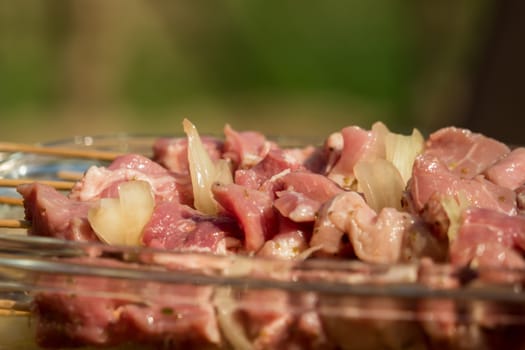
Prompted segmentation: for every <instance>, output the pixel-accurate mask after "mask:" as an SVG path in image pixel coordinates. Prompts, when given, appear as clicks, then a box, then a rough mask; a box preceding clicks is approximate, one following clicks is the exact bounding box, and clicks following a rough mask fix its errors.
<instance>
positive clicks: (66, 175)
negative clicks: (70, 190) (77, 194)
mask: <svg viewBox="0 0 525 350" xmlns="http://www.w3.org/2000/svg"><path fill="white" fill-rule="evenodd" d="M82 176H84V174H83V173H81V172H78V171H69V170H60V171H59V172H57V177H58V178H59V179H62V180H69V181H78V180H80V179H82Z"/></svg>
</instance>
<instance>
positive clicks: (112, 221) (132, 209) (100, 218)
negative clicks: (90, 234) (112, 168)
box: [88, 181, 155, 246]
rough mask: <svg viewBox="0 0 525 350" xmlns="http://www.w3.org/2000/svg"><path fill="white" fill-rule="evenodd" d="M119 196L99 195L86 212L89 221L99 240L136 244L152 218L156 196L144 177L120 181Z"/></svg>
mask: <svg viewBox="0 0 525 350" xmlns="http://www.w3.org/2000/svg"><path fill="white" fill-rule="evenodd" d="M118 192H119V197H118V198H102V199H101V200H100V201H99V205H98V206H97V207H94V208H91V209H90V210H89V212H88V221H89V223H90V225H91V227H92V228H93V230H94V231H95V233H96V235H97V237H98V238H100V240H102V241H103V242H106V243H108V244H115V245H131V246H137V245H140V243H141V238H142V230H143V229H144V226H146V224H147V223H148V221H149V220H150V219H151V215H152V214H153V208H154V206H155V199H154V196H153V192H152V190H151V186H150V184H149V183H147V182H146V181H128V182H123V183H122V184H120V185H119V189H118Z"/></svg>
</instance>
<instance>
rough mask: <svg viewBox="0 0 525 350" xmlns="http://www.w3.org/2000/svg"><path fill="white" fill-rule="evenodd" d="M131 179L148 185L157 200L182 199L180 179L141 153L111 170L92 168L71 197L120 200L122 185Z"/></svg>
mask: <svg viewBox="0 0 525 350" xmlns="http://www.w3.org/2000/svg"><path fill="white" fill-rule="evenodd" d="M130 180H142V181H146V182H148V183H149V184H150V185H151V188H152V190H153V193H154V194H155V197H156V198H157V199H161V200H177V199H178V190H177V180H176V178H175V177H174V176H172V175H171V174H170V173H169V172H168V170H166V169H165V168H163V167H162V166H160V165H159V164H157V163H155V162H153V161H152V160H150V159H148V158H146V157H144V156H142V155H138V154H127V155H124V156H121V157H119V158H117V159H115V160H114V161H113V162H112V163H111V164H110V165H109V166H108V167H107V168H106V167H97V166H92V167H90V168H89V169H88V170H87V171H86V173H85V174H84V176H83V177H82V180H80V181H78V182H77V183H75V185H74V187H73V189H72V190H71V193H70V194H69V197H70V198H71V199H76V200H79V201H91V200H96V199H99V198H104V197H116V196H117V194H118V186H119V184H120V183H122V182H125V181H130Z"/></svg>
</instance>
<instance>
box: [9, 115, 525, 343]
mask: <svg viewBox="0 0 525 350" xmlns="http://www.w3.org/2000/svg"><path fill="white" fill-rule="evenodd" d="M389 134H390V135H391V133H390V131H389V130H388V129H387V128H386V127H385V126H384V125H383V124H381V123H376V124H374V126H373V127H372V128H371V129H370V130H365V129H362V128H360V127H358V126H348V127H345V128H343V129H342V130H339V131H335V132H334V133H333V134H331V135H329V136H328V137H327V138H326V139H325V140H323V142H321V143H320V144H318V145H304V147H297V146H295V147H286V146H282V145H279V143H277V142H275V141H271V140H269V139H267V138H266V136H265V135H263V134H261V133H259V132H256V131H237V130H234V129H233V128H232V127H231V126H229V125H227V126H226V127H225V128H224V137H223V138H217V137H202V138H201V141H200V142H202V146H203V149H204V150H205V152H206V156H207V157H209V159H210V161H211V164H216V163H217V162H218V161H224V162H225V163H224V164H228V166H229V169H230V171H231V179H232V182H221V181H217V182H215V183H213V184H212V185H211V187H210V188H209V189H208V190H209V194H210V196H209V198H210V199H211V200H212V201H213V203H212V204H213V206H214V207H215V208H216V209H217V210H216V212H214V213H209V212H203V211H200V210H198V209H196V206H195V205H194V200H195V192H194V191H195V189H194V188H193V187H192V178H194V177H195V176H199V174H195V173H193V174H192V171H195V170H192V167H191V166H190V163H189V161H188V152H189V148H190V147H192V146H191V143H189V142H188V140H187V139H186V138H184V137H173V138H166V137H165V138H161V139H158V140H157V141H156V142H155V143H154V144H153V145H152V149H153V156H152V158H151V159H149V158H146V157H144V156H141V155H138V154H128V155H124V156H122V157H119V158H117V159H116V160H115V161H113V162H112V163H111V164H109V165H108V166H93V167H91V168H89V169H88V170H87V171H86V173H85V174H84V176H83V178H82V179H81V180H80V181H78V182H77V183H76V185H75V186H74V188H73V190H72V191H71V192H70V193H66V194H64V193H59V192H58V191H56V190H54V189H53V188H51V187H48V186H46V185H43V184H39V183H35V184H30V185H23V186H20V187H19V188H18V191H19V192H20V194H21V195H22V196H23V198H24V207H25V215H26V219H27V220H29V221H30V222H31V224H32V226H31V229H30V230H29V234H31V235H43V236H49V237H56V238H59V239H66V240H74V241H100V240H102V239H101V238H100V235H97V232H95V229H94V228H93V227H92V225H90V221H89V215H88V213H89V212H90V210H93V208H97V207H99V206H100V205H101V204H100V203H101V201H102V200H103V199H107V198H117V197H118V196H119V191H118V190H119V186H120V185H121V184H122V183H124V182H130V181H143V182H146V183H147V184H148V185H149V188H150V189H151V193H152V196H153V198H154V201H155V202H154V203H155V204H154V209H153V213H152V215H151V217H150V219H149V221H148V222H147V223H146V225H145V226H144V227H142V228H141V232H142V234H141V237H140V246H142V247H149V248H155V249H162V250H167V251H173V252H194V253H202V254H203V256H204V257H205V256H206V255H207V254H212V255H221V256H229V255H232V256H247V257H250V258H253V259H272V260H276V261H279V260H292V261H301V260H304V259H317V260H328V261H361V262H364V263H367V264H373V265H376V264H379V265H381V264H385V265H392V264H415V266H418V275H417V276H416V277H414V278H415V279H414V280H413V281H411V282H412V283H419V284H420V285H423V286H425V287H428V288H444V289H453V288H459V287H461V285H462V283H464V281H462V280H461V279H460V277H458V278H457V279H456V278H453V277H451V279H450V280H447V281H436V280H434V279H433V278H432V277H431V276H429V275H428V274H427V273H426V271H428V269H429V266H436V265H437V264H443V265H444V266H449V267H453V268H460V269H461V268H465V269H476V268H478V267H491V268H511V269H524V268H525V259H524V253H525V216H523V213H524V212H525V195H524V194H525V190H524V188H525V171H524V169H525V151H524V149H523V148H517V149H514V150H511V149H510V148H509V147H507V146H506V145H504V144H502V143H500V142H498V141H497V140H494V139H492V138H490V137H487V136H485V135H481V134H477V133H474V132H471V131H469V130H465V129H459V128H454V127H449V128H444V129H441V130H438V131H436V132H435V133H433V134H431V135H429V137H428V138H427V139H426V140H425V142H424V145H423V148H422V149H421V150H420V151H418V152H419V154H418V155H417V157H416V158H415V160H414V162H413V168H412V173H411V174H412V175H411V177H410V179H409V180H408V183H407V185H406V187H405V188H404V189H402V191H401V192H400V193H399V198H402V201H401V202H400V203H397V204H396V205H392V206H387V207H383V208H376V209H374V207H373V205H372V204H371V203H368V202H367V200H366V196H365V195H364V194H363V193H362V191H360V189H362V188H363V186H371V188H370V189H369V190H370V191H372V192H373V191H374V190H375V191H382V190H383V189H381V190H379V189H378V188H374V183H375V182H374V180H373V179H367V178H364V179H362V178H359V177H356V173H355V172H354V170H355V169H356V167H359V165H360V164H364V162H374V161H377V160H381V162H389V160H387V159H386V158H387V154H388V153H389V152H388V150H387V149H386V147H388V145H387V144H386V143H385V138H386V137H387V135H389ZM377 164H379V163H377ZM389 166H392V168H391V169H394V171H401V170H400V169H397V168H396V167H395V165H393V164H390V165H389ZM201 168H202V167H201ZM379 169H380V168H379ZM206 170H207V169H205V168H204V170H202V169H201V170H200V171H206ZM385 174H386V171H385ZM200 175H202V174H200ZM374 175H375V176H378V177H380V176H387V175H384V174H374ZM386 180H387V181H386V186H388V178H387V179H386ZM368 181H369V183H368ZM205 190H206V189H205ZM375 195H381V192H377V193H376V194H375ZM447 201H448V202H447ZM450 201H452V203H458V205H457V210H458V213H456V215H454V216H451V215H450V212H449V211H450V207H447V206H446V205H447V203H450ZM447 210H449V211H447ZM102 241H103V240H102ZM95 255H96V254H95ZM90 259H91V260H90ZM100 259H104V258H103V257H97V256H93V257H91V258H89V259H87V260H86V261H85V262H87V263H90V262H89V261H91V262H93V261H96V260H100ZM204 259H205V258H204ZM188 263H189V262H188ZM102 264H106V262H105V261H104V260H102ZM107 264H112V263H111V262H107ZM170 268H173V269H174V270H177V268H178V267H173V266H171V267H170ZM268 273H269V272H268V271H265V270H264V269H261V271H259V272H257V274H259V275H260V276H261V277H264V276H265V274H268ZM257 274H256V275H257ZM477 277H479V281H480V283H507V282H516V281H515V280H512V278H511V277H509V276H508V275H505V274H498V273H497V272H494V273H485V274H481V275H480V276H477ZM518 282H520V283H521V282H522V281H518ZM78 283H79V285H77V287H79V286H80V287H81V284H82V283H85V284H86V285H87V284H88V283H104V282H103V281H102V280H100V281H97V280H92V281H87V280H82V279H80V280H79V281H78ZM144 288H145V290H146V291H147V293H149V294H150V295H151V299H149V300H148V301H147V302H146V303H144V304H140V303H139V304H137V303H133V302H130V301H128V300H113V299H104V298H98V297H92V298H90V297H85V296H79V297H77V298H74V300H72V299H71V298H69V297H67V296H64V295H62V294H60V293H40V294H37V296H36V297H35V300H34V310H35V315H36V317H37V327H36V329H37V335H38V337H37V341H38V342H39V343H40V344H41V345H42V346H46V347H60V346H72V345H74V346H83V345H96V346H110V345H118V344H121V343H126V342H130V341H131V342H136V343H137V344H139V343H140V344H144V345H151V346H153V347H162V348H210V349H214V348H230V347H232V348H243V349H244V348H250V349H353V348H359V349H377V348H385V349H427V348H428V349H434V348H440V349H441V348H450V349H456V348H457V349H469V348H480V347H482V348H491V346H492V345H491V344H494V340H493V337H492V335H493V333H492V332H496V331H499V330H500V328H499V325H498V324H497V322H496V321H495V322H494V323H490V324H489V323H487V322H485V321H484V320H483V318H479V317H478V316H479V314H486V315H491V314H497V313H498V312H499V311H498V310H497V307H496V306H494V305H492V306H491V305H488V306H487V305H482V306H479V305H474V304H473V305H470V304H469V305H468V306H464V305H463V304H461V305H459V304H458V303H456V302H455V301H452V300H445V299H439V298H438V299H432V300H411V299H406V300H402V301H400V300H396V299H390V298H387V297H381V296H376V297H368V298H358V297H355V296H342V297H340V298H326V297H325V296H324V295H323V294H317V293H313V292H308V293H307V292H305V293H297V295H294V294H290V293H288V292H285V291H280V290H271V289H268V290H237V289H235V290H234V289H229V288H227V287H217V288H214V287H212V286H196V285H187V286H186V285H184V286H179V287H172V288H170V287H169V286H165V287H162V286H161V287H159V286H155V285H148V286H144ZM170 293H171V294H173V295H177V296H179V297H181V298H182V299H184V298H190V299H191V302H190V303H188V304H180V303H178V302H177V301H174V300H171V299H170V298H169V297H168V295H169V294H170ZM292 295H293V296H292ZM177 300H179V299H177ZM262 300H264V301H270V302H264V303H263V302H261V301H262ZM168 310H177V317H176V318H175V319H174V318H173V317H172V316H173V315H172V312H171V311H168ZM225 310H228V311H225ZM297 310H300V312H299V313H298V312H297ZM356 310H368V311H369V312H368V313H367V314H361V313H360V312H357V311H356ZM356 312H357V313H356ZM403 312H406V313H410V314H412V315H416V316H415V317H413V318H410V319H406V320H403V322H396V320H393V319H390V320H385V319H381V316H380V315H381V313H382V314H384V315H389V314H396V313H397V314H400V313H401V314H402V313H403ZM374 315H375V316H374ZM432 315H435V317H432ZM465 319H467V320H469V321H471V322H470V323H468V324H467V323H466V322H465Z"/></svg>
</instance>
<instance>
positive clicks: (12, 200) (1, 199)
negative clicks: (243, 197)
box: [0, 196, 24, 206]
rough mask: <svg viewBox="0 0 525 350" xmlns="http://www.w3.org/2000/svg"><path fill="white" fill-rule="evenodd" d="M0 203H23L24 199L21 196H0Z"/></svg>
mask: <svg viewBox="0 0 525 350" xmlns="http://www.w3.org/2000/svg"><path fill="white" fill-rule="evenodd" d="M0 203H3V204H9V205H19V206H21V205H24V201H23V200H22V199H21V198H14V197H7V196H0Z"/></svg>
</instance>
